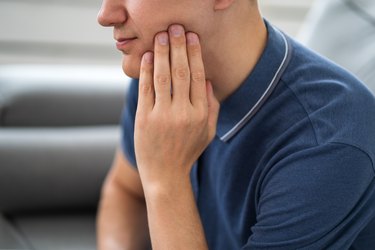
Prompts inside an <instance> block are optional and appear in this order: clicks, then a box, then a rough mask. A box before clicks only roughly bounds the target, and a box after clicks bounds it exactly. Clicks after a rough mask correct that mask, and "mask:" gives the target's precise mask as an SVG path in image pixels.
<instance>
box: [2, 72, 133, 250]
mask: <svg viewBox="0 0 375 250" xmlns="http://www.w3.org/2000/svg"><path fill="white" fill-rule="evenodd" d="M128 85H129V79H128V78H126V77H125V76H124V75H123V73H122V72H121V69H120V68H118V67H116V68H113V67H98V66H80V65H76V66H64V65H56V66H46V65H14V66H12V65H10V66H0V249H33V250H44V249H67V250H70V249H72V250H73V249H75V250H78V249H95V213H96V207H97V203H98V200H99V194H100V188H101V184H102V182H103V180H104V178H105V175H106V173H107V171H108V169H109V167H110V165H111V161H112V158H113V154H114V151H115V148H116V146H117V145H118V143H119V136H120V133H119V132H120V130H119V126H118V124H119V120H120V115H121V110H122V106H123V103H124V98H125V93H126V90H127V87H128Z"/></svg>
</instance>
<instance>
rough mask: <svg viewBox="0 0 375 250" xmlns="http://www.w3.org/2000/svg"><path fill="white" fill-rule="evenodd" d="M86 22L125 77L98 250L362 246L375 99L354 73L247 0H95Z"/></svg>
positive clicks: (371, 197) (373, 233)
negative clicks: (94, 16) (108, 43)
mask: <svg viewBox="0 0 375 250" xmlns="http://www.w3.org/2000/svg"><path fill="white" fill-rule="evenodd" d="M98 19H99V22H100V24H102V25H103V26H112V27H113V28H114V37H115V39H116V40H117V41H118V42H117V47H118V49H120V50H121V51H122V52H123V55H124V57H123V65H122V66H123V69H124V72H125V73H126V74H128V75H129V76H131V77H133V78H139V80H137V81H134V82H133V83H132V85H131V87H130V90H129V95H128V101H127V104H126V107H125V109H124V114H123V123H122V128H123V140H122V145H121V148H120V149H119V150H118V152H117V155H116V157H115V160H114V163H113V167H112V170H111V171H110V173H109V175H108V178H107V180H106V182H105V184H104V187H103V193H102V199H101V202H100V208H99V215H98V245H99V248H100V249H145V248H147V247H148V242H149V240H148V238H149V237H150V242H151V246H152V248H153V249H207V248H209V249H223V250H224V249H226V250H228V249H299V248H302V249H348V248H350V247H353V248H357V247H364V246H366V247H367V248H369V249H372V248H374V247H375V240H374V239H375V219H374V216H375V179H374V170H375V169H374V160H375V159H374V157H375V143H374V142H375V112H374V108H375V100H374V96H373V95H371V93H369V92H368V90H367V89H366V88H365V87H364V86H363V85H362V84H361V83H360V82H358V80H357V79H355V78H354V77H353V76H352V75H350V74H349V73H347V72H346V71H345V70H343V69H341V68H339V67H338V66H336V65H333V64H332V63H330V62H328V61H326V60H325V59H323V58H321V57H319V56H318V55H316V54H314V53H312V52H310V51H308V50H306V49H305V48H303V47H302V46H300V45H299V44H297V43H295V42H294V41H293V40H292V39H290V38H288V37H287V36H286V35H284V34H283V33H282V32H280V31H278V30H277V29H275V28H274V27H272V25H271V24H269V23H267V22H266V21H264V20H263V19H262V17H261V15H260V12H259V10H258V6H257V1H255V0H179V1H175V0H104V2H103V5H102V9H101V10H100V13H99V17H98ZM219 102H220V110H219Z"/></svg>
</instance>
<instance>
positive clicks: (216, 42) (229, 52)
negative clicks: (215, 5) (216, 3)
mask: <svg viewBox="0 0 375 250" xmlns="http://www.w3.org/2000/svg"><path fill="white" fill-rule="evenodd" d="M238 2H241V1H238ZM220 15H225V16H221V19H220V20H221V21H220V25H218V27H219V29H218V31H217V33H216V35H217V36H213V37H212V39H211V40H210V41H209V42H210V43H211V44H209V43H207V47H206V48H205V50H204V51H205V53H204V55H203V57H204V61H205V65H206V75H207V79H209V80H210V81H211V82H212V85H213V88H214V93H215V96H216V98H217V99H218V100H219V101H223V100H224V99H226V98H227V97H228V96H229V95H231V94H232V93H233V92H234V91H235V90H236V89H237V88H238V87H239V86H240V85H241V84H242V83H243V82H244V81H245V79H246V78H247V77H248V75H249V74H250V73H251V72H252V70H253V68H254V67H255V65H256V64H257V62H258V60H259V58H260V57H261V55H262V52H263V50H264V48H265V45H266V42H267V30H266V26H265V24H264V21H263V19H262V17H261V15H260V13H259V10H258V8H257V7H253V8H249V6H241V5H236V6H233V9H231V10H230V11H228V12H225V13H220ZM233 15H235V16H233ZM229 20H230V21H229ZM233 20H235V21H233Z"/></svg>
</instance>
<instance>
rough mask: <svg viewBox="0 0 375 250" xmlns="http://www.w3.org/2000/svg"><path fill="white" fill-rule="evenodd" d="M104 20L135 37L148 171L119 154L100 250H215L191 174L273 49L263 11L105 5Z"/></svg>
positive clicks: (142, 2)
mask: <svg viewBox="0 0 375 250" xmlns="http://www.w3.org/2000/svg"><path fill="white" fill-rule="evenodd" d="M98 21H99V23H100V24H102V25H103V26H112V27H113V28H114V37H115V39H117V40H118V39H120V38H135V39H134V40H133V41H132V42H131V43H130V44H129V46H126V47H125V48H123V49H122V53H123V64H122V66H123V69H124V72H125V73H126V74H128V75H129V76H131V77H137V78H138V77H139V97H138V108H137V113H136V119H135V134H134V138H135V153H136V159H137V165H138V166H137V167H138V172H137V171H135V170H134V169H133V166H131V164H130V163H129V162H128V161H127V159H126V157H124V155H123V153H122V151H121V149H119V151H118V153H117V156H116V159H115V161H114V164H113V167H112V170H111V172H110V174H109V175H108V177H107V180H106V182H105V184H104V186H103V190H102V197H101V202H100V208H99V213H98V248H99V249H106V250H107V249H144V248H145V247H146V246H147V244H148V243H149V241H148V237H149V236H150V239H151V244H152V248H153V249H207V243H206V239H205V235H204V231H203V227H202V224H201V220H200V217H199V213H198V210H197V207H196V204H195V200H194V195H193V191H192V187H191V183H190V177H189V173H190V170H191V167H192V165H193V163H194V162H195V161H196V160H197V159H198V157H199V156H200V155H201V153H202V152H203V151H204V149H205V148H206V147H207V145H208V144H209V143H210V142H211V140H212V139H213V137H214V136H215V133H216V123H217V117H218V112H219V101H220V100H223V99H225V98H226V97H227V96H228V95H230V94H231V93H232V92H233V91H235V90H236V89H237V88H238V87H239V86H240V84H241V83H242V81H243V80H244V79H245V78H246V76H247V75H248V74H249V73H250V72H251V70H252V68H253V67H254V65H255V64H256V62H257V60H258V59H259V57H260V55H261V53H262V51H263V48H264V46H265V41H266V30H265V26H264V23H263V21H262V18H261V16H260V14H259V11H258V8H257V6H256V2H255V3H254V1H252V2H251V1H248V0H179V2H178V4H176V2H175V0H104V2H103V5H102V9H101V11H100V12H99V15H98ZM146 207H147V209H146ZM146 214H147V215H146ZM147 229H148V230H147ZM147 231H149V234H148V232H147Z"/></svg>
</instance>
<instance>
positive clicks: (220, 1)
mask: <svg viewBox="0 0 375 250" xmlns="http://www.w3.org/2000/svg"><path fill="white" fill-rule="evenodd" d="M214 1H215V7H214V9H215V10H224V9H227V8H228V7H230V6H231V5H232V3H233V2H234V1H235V0H214Z"/></svg>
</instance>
